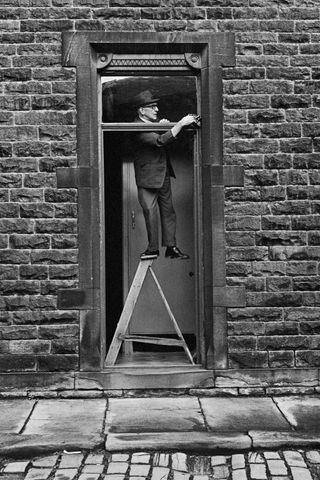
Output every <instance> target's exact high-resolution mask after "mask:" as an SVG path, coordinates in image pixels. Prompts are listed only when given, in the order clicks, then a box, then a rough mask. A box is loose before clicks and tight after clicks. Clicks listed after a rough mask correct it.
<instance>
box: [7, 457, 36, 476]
mask: <svg viewBox="0 0 320 480" xmlns="http://www.w3.org/2000/svg"><path fill="white" fill-rule="evenodd" d="M29 464H30V461H29V460H27V461H25V462H10V463H8V464H7V465H6V466H5V467H4V468H3V469H2V471H1V473H5V474H8V473H9V474H13V473H25V471H26V469H27V468H28V465H29Z"/></svg>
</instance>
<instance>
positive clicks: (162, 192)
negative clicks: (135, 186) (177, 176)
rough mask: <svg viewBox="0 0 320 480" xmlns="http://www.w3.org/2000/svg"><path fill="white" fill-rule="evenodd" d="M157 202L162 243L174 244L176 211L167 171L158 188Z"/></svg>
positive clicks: (165, 244)
mask: <svg viewBox="0 0 320 480" xmlns="http://www.w3.org/2000/svg"><path fill="white" fill-rule="evenodd" d="M158 204H159V209H160V218H161V231H162V245H163V246H165V247H173V246H174V245H176V212H175V211H174V208H173V204H172V193H171V182H170V177H169V175H168V173H167V174H166V176H165V179H164V182H163V185H162V187H161V188H160V189H159V194H158Z"/></svg>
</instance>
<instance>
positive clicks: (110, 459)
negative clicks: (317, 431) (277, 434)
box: [0, 449, 320, 480]
mask: <svg viewBox="0 0 320 480" xmlns="http://www.w3.org/2000/svg"><path fill="white" fill-rule="evenodd" d="M0 462H1V463H0V465H1V473H0V479H1V480H47V479H49V480H73V479H75V480H103V479H106V480H126V479H130V480H143V479H146V478H147V479H150V480H319V479H320V450H310V449H308V450H278V451H263V452H249V453H245V454H232V455H226V456H224V455H217V456H199V455H197V456H195V455H187V454H185V453H152V454H149V453H147V452H137V453H132V454H124V453H113V454H110V453H107V452H106V453H92V452H89V453H88V452H85V453H84V452H72V453H69V452H68V453H67V452H63V453H56V454H53V455H50V456H46V457H37V458H33V459H27V460H26V459H24V460H8V459H2V460H0Z"/></svg>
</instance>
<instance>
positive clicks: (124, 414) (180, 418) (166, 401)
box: [107, 397, 205, 433]
mask: <svg viewBox="0 0 320 480" xmlns="http://www.w3.org/2000/svg"><path fill="white" fill-rule="evenodd" d="M109 409H110V411H111V412H112V415H110V414H109V415H107V432H112V433H114V432H116V433H120V432H140V431H141V425H143V431H144V432H165V431H168V430H169V431H204V430H205V425H204V422H203V418H202V415H201V411H200V407H199V404H198V401H197V400H196V399H195V398H192V397H190V398H174V399H173V398H169V397H168V398H161V399H160V398H144V399H133V398H132V399H125V400H122V399H110V406H109ZM133 411H134V412H135V415H132V412H133ZM173 419H174V422H173Z"/></svg>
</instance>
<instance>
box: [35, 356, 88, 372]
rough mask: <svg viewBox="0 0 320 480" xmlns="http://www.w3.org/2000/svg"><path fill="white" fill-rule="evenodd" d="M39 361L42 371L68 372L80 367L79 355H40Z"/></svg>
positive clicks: (39, 367)
mask: <svg viewBox="0 0 320 480" xmlns="http://www.w3.org/2000/svg"><path fill="white" fill-rule="evenodd" d="M37 362H38V369H39V371H40V372H68V371H72V370H78V367H79V358H78V355H69V354H62V355H59V354H52V355H38V357H37Z"/></svg>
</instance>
